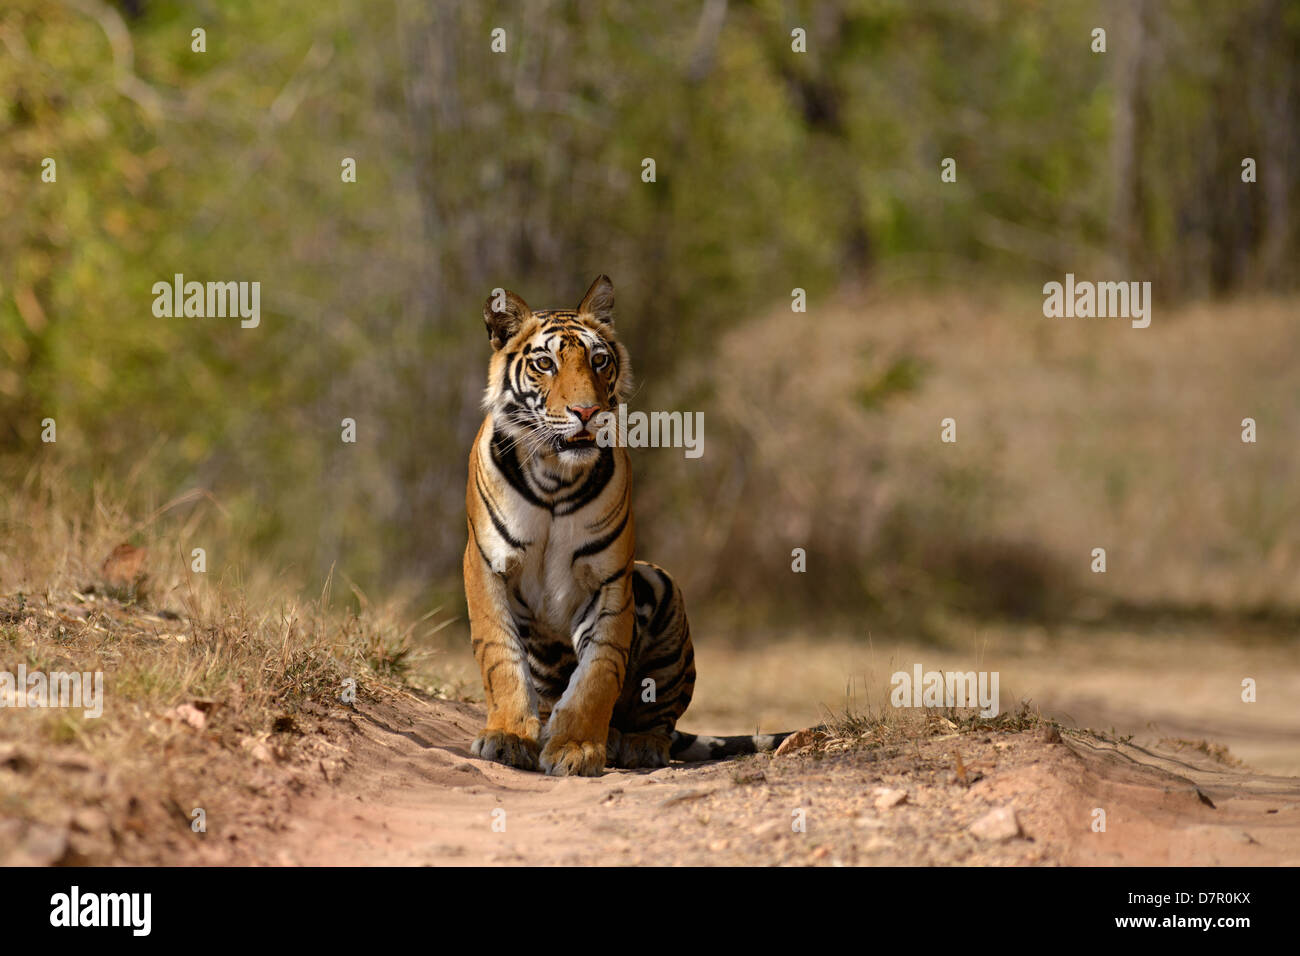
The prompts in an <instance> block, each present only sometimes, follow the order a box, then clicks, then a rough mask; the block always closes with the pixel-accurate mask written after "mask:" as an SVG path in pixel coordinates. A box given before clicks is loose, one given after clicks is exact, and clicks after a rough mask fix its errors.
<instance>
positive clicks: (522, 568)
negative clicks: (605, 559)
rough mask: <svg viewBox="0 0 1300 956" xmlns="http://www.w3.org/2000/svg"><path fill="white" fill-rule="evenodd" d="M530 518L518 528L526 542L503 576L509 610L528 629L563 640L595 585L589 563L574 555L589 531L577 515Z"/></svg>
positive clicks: (571, 628) (588, 599) (544, 514)
mask: <svg viewBox="0 0 1300 956" xmlns="http://www.w3.org/2000/svg"><path fill="white" fill-rule="evenodd" d="M530 517H531V520H529V521H526V522H524V523H523V526H522V527H521V531H522V532H523V533H524V534H525V535H526V537H525V539H524V540H526V541H527V542H528V544H527V546H526V547H525V548H523V550H522V551H521V552H516V555H515V560H514V561H513V562H512V565H513V567H512V568H511V570H510V571H509V572H508V573H507V575H506V582H507V585H508V590H509V594H510V598H511V602H510V603H511V613H512V614H513V615H514V616H515V620H516V623H519V624H522V625H525V626H526V627H527V629H528V631H530V632H536V633H538V634H539V635H541V636H546V637H562V638H564V639H565V640H567V639H569V637H570V636H571V634H572V631H573V626H574V623H575V621H576V619H577V618H578V617H579V615H580V614H581V612H582V610H583V609H584V608H585V607H586V605H587V603H588V602H589V601H590V600H591V596H592V594H593V592H594V590H595V587H594V582H593V580H592V575H591V573H590V569H589V567H588V564H589V562H585V561H582V560H581V559H578V560H575V559H574V554H575V553H576V552H580V551H581V549H582V548H583V546H584V545H585V544H586V542H587V541H588V540H589V537H590V535H589V533H588V532H587V530H586V526H585V523H584V522H583V520H582V518H581V517H580V516H579V515H569V516H560V517H556V516H553V515H550V514H547V513H545V512H538V513H536V514H534V515H532V516H530Z"/></svg>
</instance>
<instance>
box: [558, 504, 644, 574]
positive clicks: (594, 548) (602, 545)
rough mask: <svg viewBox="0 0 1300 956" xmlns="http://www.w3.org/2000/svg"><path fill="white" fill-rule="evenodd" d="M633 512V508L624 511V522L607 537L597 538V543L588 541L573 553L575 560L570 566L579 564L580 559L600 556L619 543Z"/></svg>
mask: <svg viewBox="0 0 1300 956" xmlns="http://www.w3.org/2000/svg"><path fill="white" fill-rule="evenodd" d="M631 510H632V509H631V508H626V509H624V511H623V520H622V521H620V522H619V523H618V527H617V528H615V529H614V530H613V531H611V532H610V533H609V534H607V535H605V537H603V538H597V539H596V540H595V541H588V542H587V543H586V544H584V545H583V546H582V547H581V548H579V549H578V550H577V551H575V552H573V559H572V560H571V561H570V562H569V564H570V565H573V564H577V563H578V559H579V558H589V557H591V556H592V555H593V554H600V552H602V551H604V550H605V549H606V548H608V547H609V546H610V545H611V544H613V543H614V542H615V541H617V540H618V536H619V535H621V534H622V533H623V529H624V528H626V527H627V516H628V514H630V513H631Z"/></svg>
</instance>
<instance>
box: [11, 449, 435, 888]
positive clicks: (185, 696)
mask: <svg viewBox="0 0 1300 956" xmlns="http://www.w3.org/2000/svg"><path fill="white" fill-rule="evenodd" d="M11 487H15V488H16V492H15V493H14V494H12V495H10V496H7V497H6V498H5V499H4V501H3V503H0V671H7V672H9V673H16V672H17V670H18V668H19V666H20V665H21V666H25V667H26V669H27V671H28V673H32V672H36V671H40V672H43V673H46V674H49V673H53V672H79V673H94V672H102V673H103V675H104V685H105V686H104V708H103V716H102V717H98V718H96V717H90V716H86V715H85V714H84V712H83V711H84V708H83V709H82V710H78V709H70V708H48V709H39V708H12V709H6V710H5V712H4V721H3V724H0V727H2V728H3V730H2V731H0V830H3V832H4V836H5V839H4V840H2V841H0V854H3V853H6V852H7V853H8V854H9V856H8V858H7V859H6V860H5V862H10V863H13V862H38V863H44V862H73V863H102V862H108V861H110V860H111V861H114V862H159V861H167V860H171V861H175V860H178V859H186V858H198V859H202V860H207V861H213V862H226V861H237V860H239V859H241V855H240V847H239V841H240V840H241V839H243V840H248V839H250V838H253V834H255V832H256V831H257V829H258V828H259V827H265V826H274V825H276V824H275V821H276V819H277V813H278V809H277V808H282V804H283V802H284V800H285V799H287V798H288V796H289V795H291V794H292V793H293V792H294V791H295V790H296V789H300V788H301V787H303V786H307V785H309V784H310V783H311V782H312V781H313V780H319V779H321V778H323V779H329V778H330V775H331V773H332V772H333V771H334V770H336V769H337V768H338V761H339V759H340V758H341V756H342V754H343V752H344V751H343V748H341V747H340V746H338V744H337V743H336V742H335V741H336V740H337V739H338V735H339V733H340V728H341V727H345V726H346V720H347V715H348V713H349V712H350V710H351V708H350V706H349V705H348V704H346V703H344V702H343V701H342V699H341V698H342V697H343V691H344V687H345V681H346V680H347V679H349V678H350V679H352V680H355V682H356V693H357V696H358V697H359V698H361V699H365V698H367V697H369V696H371V695H373V694H376V693H384V692H401V691H400V690H398V687H399V680H400V681H401V684H403V685H405V686H411V685H415V686H419V687H421V689H423V690H425V691H427V692H430V693H435V694H436V693H439V692H441V691H442V690H443V688H441V687H439V686H438V685H437V684H436V683H435V682H432V681H429V680H428V679H424V680H422V679H421V676H420V675H421V674H423V673H426V672H427V671H428V669H429V668H428V664H429V662H428V661H427V660H426V659H424V658H423V657H422V656H421V654H419V653H417V651H416V650H415V648H416V646H417V645H418V644H421V643H422V642H423V636H424V633H425V632H431V631H434V630H437V628H438V626H440V625H438V624H437V623H436V622H434V621H431V620H430V619H429V618H426V619H424V620H422V621H416V622H414V623H408V622H406V621H405V620H404V619H403V616H402V614H401V612H400V609H398V608H396V607H392V606H388V607H383V608H371V607H370V606H369V605H368V602H366V600H365V597H364V595H361V594H359V593H356V592H354V593H353V594H352V595H351V596H350V600H348V601H347V602H340V601H338V600H334V599H332V598H331V593H330V592H331V590H332V589H331V587H330V586H329V585H328V584H327V586H326V588H325V590H324V591H323V593H322V594H321V596H320V597H319V598H318V599H317V600H315V601H302V600H296V599H293V598H290V597H288V596H287V595H289V594H292V593H295V591H294V588H293V587H292V586H290V585H289V584H288V583H287V582H286V581H285V580H282V579H272V577H271V575H270V574H269V573H268V572H266V571H265V570H263V569H259V570H258V571H257V573H256V574H255V575H254V576H252V577H251V578H246V577H245V576H244V575H243V574H242V573H241V572H240V571H239V570H238V567H239V566H238V565H237V564H236V563H235V562H233V561H230V560H225V561H222V560H220V558H214V557H213V555H214V554H215V553H217V552H218V550H222V551H224V552H225V553H226V554H227V555H229V554H230V553H232V552H231V550H230V547H229V545H228V543H226V542H225V541H224V540H223V539H222V538H221V537H219V534H218V531H219V525H220V512H219V508H217V507H216V506H215V504H214V503H212V502H210V501H205V500H204V499H202V498H201V496H195V497H194V498H193V499H189V500H185V501H182V502H179V503H174V504H173V505H172V506H170V507H165V508H159V509H154V510H153V511H152V512H151V513H150V517H149V518H147V519H146V520H144V521H135V520H132V519H131V517H130V516H129V515H128V514H127V513H126V511H125V510H123V509H122V508H120V507H118V506H115V505H114V504H112V503H111V500H110V498H109V496H108V495H107V494H105V493H102V492H98V493H96V495H95V498H94V500H93V501H91V502H89V503H87V502H81V501H77V500H76V499H75V497H74V496H71V495H70V494H69V493H68V492H67V491H66V490H65V489H63V488H62V487H61V485H60V483H59V482H58V480H57V478H56V477H55V476H52V475H51V474H49V473H48V472H45V471H41V470H36V471H33V472H31V473H30V474H28V475H27V476H25V478H24V479H23V480H22V481H20V482H15V483H13V484H12V485H11ZM127 541H130V542H132V543H133V544H134V545H135V546H137V547H141V548H144V549H146V550H145V553H144V558H145V560H144V563H143V565H142V567H141V568H140V569H139V571H140V573H138V574H132V575H131V576H130V577H129V578H128V579H126V580H117V581H114V580H112V577H113V569H112V568H111V567H110V568H109V569H108V574H107V577H106V575H105V572H104V570H103V568H102V565H101V562H102V561H103V560H104V558H105V557H107V556H108V555H110V554H111V553H113V551H114V549H115V548H116V547H117V546H118V545H119V544H121V543H123V542H127ZM196 541H207V542H212V543H213V545H212V547H210V549H209V562H210V564H209V570H208V571H207V572H206V573H203V574H200V573H195V572H193V571H191V570H190V558H189V555H188V551H189V549H190V548H191V545H193V546H198V545H196V544H194V542H196ZM216 542H222V543H221V544H217V543H216ZM343 603H346V604H347V605H350V606H347V607H340V606H339V605H340V604H343ZM195 808H202V809H203V810H204V811H205V813H206V816H207V832H206V833H195V832H194V831H193V830H192V829H191V824H192V820H193V811H194V809H195Z"/></svg>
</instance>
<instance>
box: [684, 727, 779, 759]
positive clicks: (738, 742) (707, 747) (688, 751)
mask: <svg viewBox="0 0 1300 956" xmlns="http://www.w3.org/2000/svg"><path fill="white" fill-rule="evenodd" d="M795 732H796V731H793V730H791V731H786V732H785V733H779V734H739V735H737V736H734V737H710V736H708V735H707V734H684V733H682V732H681V731H679V730H674V731H673V741H672V743H671V744H669V746H668V753H669V754H670V755H671V756H672V758H673V759H674V760H683V761H686V762H687V763H695V762H698V761H701V760H725V759H726V758H728V757H738V756H740V755H741V754H756V753H767V752H769V751H772V750H775V749H776V748H777V747H779V746H781V741H783V740H785V738H787V737H789V736H790V735H791V734H793V733H795Z"/></svg>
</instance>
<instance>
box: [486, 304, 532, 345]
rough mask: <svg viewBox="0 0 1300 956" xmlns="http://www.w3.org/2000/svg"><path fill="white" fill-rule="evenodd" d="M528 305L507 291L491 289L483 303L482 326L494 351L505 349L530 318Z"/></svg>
mask: <svg viewBox="0 0 1300 956" xmlns="http://www.w3.org/2000/svg"><path fill="white" fill-rule="evenodd" d="M532 315H533V310H532V309H530V308H528V303H527V302H525V301H524V300H523V299H521V298H519V296H517V295H515V294H514V293H513V292H511V291H510V290H508V289H493V290H492V294H491V295H490V296H488V297H487V301H486V302H484V303H483V324H484V325H486V326H487V333H488V339H489V340H490V341H491V342H492V348H493V350H494V351H500V350H501V349H503V348H504V347H505V344H506V343H507V342H509V341H510V340H511V339H512V338H513V337H514V334H515V333H516V332H518V331H519V329H520V328H521V327H522V326H523V324H524V323H525V322H527V321H528V320H529V319H530V318H532Z"/></svg>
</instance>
